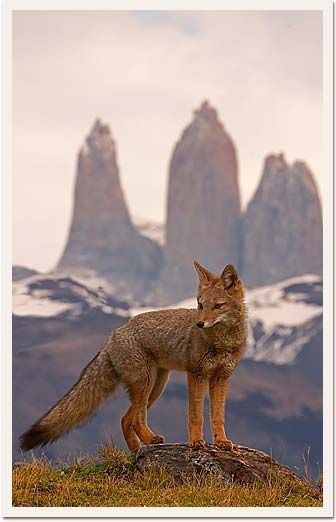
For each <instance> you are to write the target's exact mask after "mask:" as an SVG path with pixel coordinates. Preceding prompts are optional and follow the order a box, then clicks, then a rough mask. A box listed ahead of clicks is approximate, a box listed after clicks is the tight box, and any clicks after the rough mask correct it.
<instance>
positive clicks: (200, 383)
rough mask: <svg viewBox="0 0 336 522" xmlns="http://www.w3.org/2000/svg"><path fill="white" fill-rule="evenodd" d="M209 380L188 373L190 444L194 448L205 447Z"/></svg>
mask: <svg viewBox="0 0 336 522" xmlns="http://www.w3.org/2000/svg"><path fill="white" fill-rule="evenodd" d="M206 388H207V380H206V379H205V378H204V377H201V376H198V375H197V376H196V375H194V374H192V373H188V394H189V418H188V428H189V444H190V446H192V447H193V448H200V447H203V446H205V441H204V438H203V411H204V397H205V392H206Z"/></svg>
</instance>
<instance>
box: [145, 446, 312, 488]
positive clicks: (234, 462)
mask: <svg viewBox="0 0 336 522" xmlns="http://www.w3.org/2000/svg"><path fill="white" fill-rule="evenodd" d="M136 468H137V469H138V470H139V471H141V472H142V473H146V472H148V471H151V470H153V469H163V470H165V471H166V472H167V473H168V474H169V475H170V476H172V477H174V478H175V479H176V480H178V481H184V480H186V481H188V480H190V479H202V478H207V477H209V476H213V477H216V478H219V479H221V480H223V481H224V482H226V483H232V482H237V483H240V484H253V483H255V482H263V483H269V481H270V480H271V479H273V478H274V476H276V477H279V478H281V479H284V480H288V481H292V482H296V483H303V479H301V478H300V477H299V476H298V475H296V474H295V473H293V472H292V471H291V470H290V469H289V468H287V467H286V466H283V465H281V464H279V463H278V462H277V461H276V460H274V459H273V458H272V457H271V456H270V455H267V454H266V453H263V452H262V451H258V450H256V449H251V448H246V447H244V446H238V445H235V446H234V447H233V450H228V449H224V448H219V447H217V446H215V445H213V444H209V445H207V446H206V447H205V448H202V449H199V450H194V449H191V448H190V446H188V445H187V444H165V445H160V444H155V445H151V446H144V447H142V448H141V449H140V450H139V451H138V453H137V454H136Z"/></svg>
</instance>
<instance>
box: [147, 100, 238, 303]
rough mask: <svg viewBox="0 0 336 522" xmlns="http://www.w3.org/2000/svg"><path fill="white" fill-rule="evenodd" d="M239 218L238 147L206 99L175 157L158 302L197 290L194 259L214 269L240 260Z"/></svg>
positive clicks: (183, 137) (171, 172)
mask: <svg viewBox="0 0 336 522" xmlns="http://www.w3.org/2000/svg"><path fill="white" fill-rule="evenodd" d="M240 218H241V214H240V196H239V188H238V166H237V157H236V151H235V147H234V144H233V142H232V140H231V138H230V136H229V135H228V134H227V132H226V131H225V130H224V128H223V126H222V124H221V123H220V121H219V120H218V117H217V113H216V111H215V110H214V109H213V108H212V107H210V105H209V104H208V103H207V102H204V103H203V104H202V106H201V107H200V109H199V110H197V111H195V114H194V119H193V121H192V123H191V124H190V125H189V126H188V127H187V128H186V129H185V130H184V132H183V134H182V136H181V138H180V140H179V142H178V143H177V145H176V146H175V149H174V152H173V155H172V158H171V162H170V168H169V188H168V207H167V225H166V246H165V250H164V255H165V264H164V269H163V272H162V276H161V281H160V288H159V289H158V292H157V295H156V302H157V301H160V302H162V303H165V302H167V303H169V302H174V300H176V299H181V298H183V297H187V296H190V295H193V294H194V292H195V286H196V279H195V275H194V270H193V264H192V263H193V260H194V259H197V260H198V261H199V262H200V263H201V264H202V265H204V266H206V267H207V268H209V269H210V270H212V271H214V272H215V273H217V272H219V271H220V270H221V269H222V268H223V267H224V265H225V264H226V263H233V264H234V265H238V266H239V246H240V237H239V236H240V233H239V229H240Z"/></svg>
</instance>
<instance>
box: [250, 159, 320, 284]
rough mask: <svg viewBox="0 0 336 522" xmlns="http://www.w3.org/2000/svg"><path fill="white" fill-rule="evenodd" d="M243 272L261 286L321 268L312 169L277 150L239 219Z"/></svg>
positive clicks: (318, 226) (318, 216)
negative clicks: (241, 231) (241, 227)
mask: <svg viewBox="0 0 336 522" xmlns="http://www.w3.org/2000/svg"><path fill="white" fill-rule="evenodd" d="M243 236H244V251H243V259H244V263H243V277H244V281H245V283H246V284H247V285H248V286H260V285H265V284H269V283H274V282H277V281H282V280H283V279H287V278H289V277H293V276H298V275H302V274H318V275H319V274H322V214H321V203H320V199H319V195H318V191H317V187H316V184H315V181H314V178H313V175H312V173H311V172H310V170H309V169H308V167H307V166H306V165H305V163H303V162H301V161H296V162H295V163H294V164H293V165H289V164H288V163H287V162H286V160H285V158H284V156H283V155H282V154H279V155H278V156H276V155H271V156H268V157H267V158H266V161H265V165H264V170H263V174H262V178H261V181H260V184H259V186H258V188H257V191H256V193H255V195H254V196H253V198H252V200H251V201H250V203H249V205H248V207H247V210H246V213H245V216H244V224H243Z"/></svg>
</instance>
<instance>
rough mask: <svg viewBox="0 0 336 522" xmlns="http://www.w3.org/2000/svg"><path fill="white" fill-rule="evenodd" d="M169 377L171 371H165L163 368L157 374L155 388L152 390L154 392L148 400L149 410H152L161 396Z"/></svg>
mask: <svg viewBox="0 0 336 522" xmlns="http://www.w3.org/2000/svg"><path fill="white" fill-rule="evenodd" d="M168 377H169V370H164V369H163V368H160V369H159V370H158V373H157V377H156V380H155V382H154V386H153V388H152V391H151V393H150V395H149V399H148V406H147V407H148V408H150V407H151V406H152V405H153V404H154V402H155V401H157V399H158V398H159V397H160V396H161V394H162V392H163V390H164V388H165V386H166V384H167V381H168Z"/></svg>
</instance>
